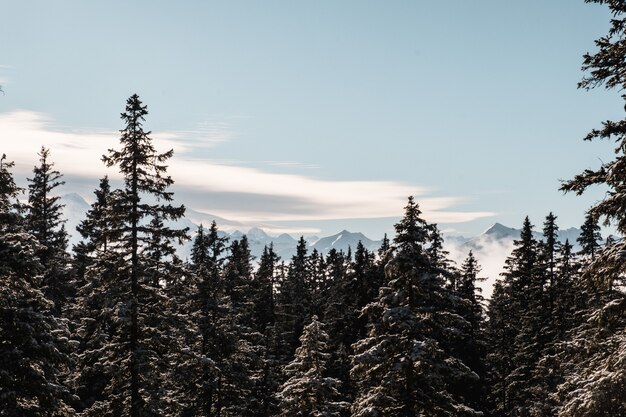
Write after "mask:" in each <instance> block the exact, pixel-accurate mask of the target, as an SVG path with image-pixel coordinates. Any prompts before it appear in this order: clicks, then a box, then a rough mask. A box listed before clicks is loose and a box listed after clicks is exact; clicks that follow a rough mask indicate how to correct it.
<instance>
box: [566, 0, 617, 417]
mask: <svg viewBox="0 0 626 417" xmlns="http://www.w3.org/2000/svg"><path fill="white" fill-rule="evenodd" d="M587 2H589V3H597V4H601V5H606V6H608V8H609V11H610V12H611V14H612V19H611V21H610V28H609V31H608V34H607V35H606V36H603V37H601V38H599V39H597V40H596V42H595V44H596V47H597V50H596V51H595V52H594V53H587V54H585V55H584V60H583V70H584V71H586V72H587V75H586V76H585V77H584V78H583V79H582V81H581V82H580V83H579V87H580V88H585V89H591V88H595V87H600V86H604V87H605V88H606V89H609V90H610V89H614V88H617V89H618V90H619V91H622V90H624V88H625V87H626V78H625V76H624V74H625V73H624V60H625V59H626V46H625V45H626V44H625V39H626V15H625V13H626V4H624V2H622V1H613V0H612V1H609V0H588V1H587ZM622 97H623V98H624V99H626V95H624V94H622ZM596 139H610V140H613V141H615V144H616V145H615V158H614V159H613V160H612V161H609V162H606V163H603V164H602V165H601V166H600V168H598V169H595V170H592V169H586V170H585V171H583V172H582V173H581V174H578V175H576V176H575V177H574V178H573V179H572V180H570V181H567V182H565V183H563V185H562V187H561V189H562V190H564V191H566V192H574V193H576V194H582V193H584V192H585V191H586V190H587V189H588V188H589V187H591V186H593V185H600V186H603V187H606V188H607V191H606V193H605V194H604V198H603V199H602V200H600V201H598V202H597V203H596V204H594V205H593V206H592V207H591V208H590V209H589V211H588V219H586V221H585V225H586V227H585V229H586V230H585V244H584V250H585V252H586V254H587V255H591V256H592V258H593V260H592V262H591V263H590V264H589V265H588V266H587V267H586V269H585V271H584V275H583V279H584V281H585V282H586V285H585V286H586V291H587V294H589V295H592V294H593V297H592V299H591V302H590V304H589V307H588V310H587V312H586V316H587V317H586V320H584V322H583V323H582V324H581V325H580V326H579V327H578V328H576V330H575V331H574V332H572V334H571V338H570V340H569V341H568V342H567V343H565V344H564V345H563V349H562V351H563V355H562V356H561V358H562V362H563V367H564V372H563V373H564V376H565V378H564V382H563V383H562V384H561V385H560V386H559V389H558V396H557V398H558V400H559V405H558V406H557V408H556V410H557V412H558V415H559V416H573V417H578V416H587V417H595V416H605V415H623V414H625V413H626V406H625V403H624V396H623V392H624V383H625V381H626V372H624V369H626V367H625V366H624V356H625V352H626V343H624V340H625V336H624V335H625V334H626V333H625V331H624V329H625V327H626V326H625V323H626V322H625V320H624V317H625V315H624V314H625V312H626V302H624V299H625V297H624V280H623V277H624V273H625V272H626V269H625V265H626V264H625V263H624V261H623V259H624V254H625V253H626V242H624V240H621V239H620V240H617V241H614V242H611V243H609V242H608V240H609V239H607V244H606V247H605V248H603V249H602V250H601V251H600V252H599V253H596V252H595V251H594V248H595V245H594V241H595V240H596V238H597V235H596V234H595V233H596V232H597V229H596V228H595V227H594V226H593V224H594V223H595V222H596V221H597V220H598V219H603V220H604V224H605V225H612V226H614V227H615V228H616V229H617V231H618V233H619V234H620V235H621V236H624V234H625V233H626V215H624V213H626V193H625V192H624V190H625V189H626V188H625V187H626V119H621V120H618V121H611V120H607V121H605V122H604V123H602V127H601V128H599V129H593V130H592V131H591V132H589V134H587V136H586V137H585V140H596ZM594 255H595V256H594ZM599 393H601V395H600V394H599Z"/></svg>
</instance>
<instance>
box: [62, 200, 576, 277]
mask: <svg viewBox="0 0 626 417" xmlns="http://www.w3.org/2000/svg"><path fill="white" fill-rule="evenodd" d="M61 202H62V203H63V204H65V207H64V216H65V218H66V219H67V224H66V229H67V231H68V233H69V235H70V239H69V241H70V248H71V247H72V245H73V244H76V243H78V241H79V240H80V236H79V234H78V232H76V226H78V224H79V223H80V222H81V221H82V220H83V219H84V218H85V215H86V213H87V211H88V210H89V208H90V205H89V203H87V202H86V201H85V199H84V198H83V197H81V196H80V195H78V194H75V193H71V194H66V195H63V196H61ZM212 221H215V222H216V223H217V225H218V227H224V226H227V227H229V228H235V227H240V226H242V224H241V223H238V222H235V221H231V220H228V219H224V218H222V217H219V216H215V215H212V214H209V213H203V212H200V211H196V210H193V209H187V211H186V216H185V218H184V219H180V220H178V221H176V222H170V224H169V226H174V227H188V228H189V233H190V235H191V236H193V235H194V234H195V232H196V230H197V228H198V225H199V224H203V225H204V227H205V228H206V227H209V225H210V224H211V222H212ZM520 233H521V230H520V229H515V228H512V227H508V226H505V225H503V224H501V223H495V224H494V225H493V226H491V227H489V228H488V229H487V230H485V231H484V232H483V233H481V234H480V235H478V236H474V237H469V238H468V237H463V236H454V235H450V236H448V235H445V236H444V242H445V248H446V250H448V251H449V252H450V253H451V258H452V259H453V260H454V261H456V262H457V264H460V262H461V261H462V259H463V258H464V257H465V256H466V255H467V253H468V252H469V251H470V250H472V251H473V252H474V253H475V255H477V258H478V259H479V261H481V262H485V263H486V262H487V261H488V259H487V258H488V257H489V261H491V260H492V258H493V261H494V262H497V263H499V264H500V265H503V264H504V259H505V258H506V256H508V254H510V251H511V250H512V248H513V241H514V240H516V239H519V237H520ZM533 233H534V236H535V238H536V239H538V240H541V239H542V234H541V233H540V232H536V231H535V232H533ZM558 233H559V240H560V241H561V242H565V240H566V239H569V242H570V243H571V244H573V245H574V247H577V242H576V239H577V238H578V236H579V235H580V229H577V228H569V229H564V230H559V232H558ZM220 234H221V235H222V236H225V237H228V238H229V239H240V238H241V237H242V236H243V235H244V234H245V235H246V236H247V237H248V242H249V244H250V251H251V254H252V256H254V257H255V258H256V259H259V258H260V256H261V254H262V253H263V248H264V247H265V246H266V245H267V246H268V245H270V244H273V246H274V251H275V252H276V253H277V254H278V255H279V256H280V257H281V259H283V260H285V261H289V259H291V257H292V256H293V255H294V254H295V252H296V245H297V243H298V240H297V239H296V237H294V236H291V235H289V234H287V233H283V234H280V235H278V236H271V235H269V234H268V233H267V232H265V230H263V228H262V227H253V228H251V229H249V230H248V231H247V232H246V233H244V232H242V231H240V230H235V231H233V232H231V233H227V232H225V231H221V233H220ZM359 241H361V242H362V243H363V246H365V248H366V249H368V250H370V251H377V250H378V248H380V245H381V241H380V240H372V239H370V238H368V237H367V236H365V235H364V234H363V233H360V232H350V231H348V230H342V231H341V232H339V233H336V234H334V235H331V236H325V237H321V238H317V237H309V241H307V244H308V248H309V251H312V250H313V249H316V250H317V251H318V252H320V253H323V254H327V253H328V252H329V251H330V250H331V249H335V250H337V251H343V252H344V253H347V252H348V250H351V251H352V252H354V251H355V249H356V246H357V244H358V242H359ZM191 245H192V242H191V241H190V242H187V243H186V244H185V245H184V246H182V247H181V248H179V255H180V256H181V257H182V258H183V259H186V258H188V256H189V254H190V252H191Z"/></svg>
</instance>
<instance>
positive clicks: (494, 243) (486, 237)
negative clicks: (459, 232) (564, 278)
mask: <svg viewBox="0 0 626 417" xmlns="http://www.w3.org/2000/svg"><path fill="white" fill-rule="evenodd" d="M520 233H521V229H515V228H512V227H507V226H505V225H503V224H500V223H495V224H494V225H493V226H491V227H489V228H488V229H487V230H485V231H484V232H483V233H481V234H480V235H478V236H475V237H471V238H466V237H462V236H444V248H445V249H446V250H447V251H448V252H449V253H450V258H451V259H452V260H453V261H455V262H456V263H457V265H461V264H462V262H463V260H464V259H465V258H466V257H467V255H468V253H469V251H470V250H471V251H472V253H473V254H474V256H475V257H476V259H477V260H478V262H479V264H480V265H481V266H482V276H483V277H486V278H488V281H487V282H486V283H485V284H484V285H483V295H484V296H485V297H489V296H491V287H492V285H493V283H494V282H495V280H496V279H497V278H498V277H499V276H500V274H501V273H502V272H503V267H504V262H505V260H506V258H507V257H508V256H509V255H510V254H511V251H512V250H513V246H514V241H515V240H517V239H519V238H520ZM533 235H534V237H535V239H537V240H543V235H542V233H540V232H537V231H534V232H533ZM578 236H580V229H576V228H574V227H572V228H569V229H565V230H559V232H558V239H559V241H560V242H561V243H564V242H565V241H566V240H568V241H569V243H570V244H572V245H573V246H574V250H578V249H580V247H579V246H578V242H576V239H577V238H578Z"/></svg>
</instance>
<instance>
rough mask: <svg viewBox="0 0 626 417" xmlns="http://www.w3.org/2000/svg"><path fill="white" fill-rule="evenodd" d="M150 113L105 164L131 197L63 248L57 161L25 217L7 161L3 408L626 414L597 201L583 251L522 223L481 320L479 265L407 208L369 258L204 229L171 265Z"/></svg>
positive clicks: (616, 246) (116, 202) (1, 209)
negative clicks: (254, 246)
mask: <svg viewBox="0 0 626 417" xmlns="http://www.w3.org/2000/svg"><path fill="white" fill-rule="evenodd" d="M146 115H147V110H146V107H145V106H144V105H143V104H142V103H141V102H140V100H139V98H138V97H137V96H136V95H134V96H132V97H130V98H129V99H128V101H127V104H126V111H125V112H124V113H123V114H122V118H123V120H124V122H125V128H124V129H123V130H122V133H121V140H120V145H121V146H120V149H119V150H109V152H108V154H107V155H105V156H104V157H103V161H104V163H105V164H106V165H108V166H115V167H118V168H119V170H120V172H121V174H122V176H123V187H122V188H120V189H112V188H111V186H110V184H109V181H108V179H107V178H106V177H104V178H103V179H102V180H101V181H100V184H99V186H98V188H97V189H96V190H95V192H94V193H95V199H94V200H95V201H94V203H93V204H92V205H91V208H90V210H89V211H88V213H87V214H86V219H85V220H84V221H83V222H82V223H81V224H80V226H79V227H78V232H79V233H80V235H81V236H82V241H81V242H80V243H79V244H77V245H76V246H74V247H73V248H71V249H72V250H71V251H70V250H69V248H68V247H67V245H68V243H67V241H68V240H67V232H66V230H65V228H64V222H65V221H64V219H63V218H62V208H63V205H62V201H61V200H60V199H59V197H58V194H59V193H58V192H57V191H58V190H57V188H58V187H60V186H62V185H63V184H64V182H63V180H62V174H61V173H60V172H58V171H57V170H55V169H54V164H53V163H52V162H51V160H50V152H49V150H48V149H45V148H42V150H41V152H40V153H39V164H38V165H37V166H35V167H34V169H33V175H32V178H29V179H28V190H27V195H28V202H27V203H25V204H23V203H21V202H20V200H19V198H18V197H19V196H20V194H21V192H22V191H23V190H20V189H19V188H18V187H17V186H16V185H15V182H14V179H13V177H12V174H11V168H12V166H13V164H12V163H10V162H7V160H6V158H5V157H3V158H2V160H1V162H0V230H1V233H0V254H1V256H0V273H1V275H0V279H1V281H0V284H1V285H0V291H2V298H1V302H2V304H1V307H0V331H1V332H2V333H1V338H0V361H1V362H0V364H1V367H0V415H3V416H5V415H6V416H74V415H80V416H133V417H135V416H224V417H226V416H251V417H252V416H255V417H256V416H258V417H261V416H267V417H269V416H360V417H366V416H419V415H427V416H553V415H560V416H576V415H580V416H591V415H598V416H600V415H622V414H621V413H622V412H623V411H624V408H625V404H624V402H625V400H624V399H623V386H624V385H623V381H624V379H623V378H624V377H625V376H626V373H625V372H624V369H625V368H624V367H623V366H622V365H623V364H624V363H623V359H624V355H625V354H626V350H625V349H624V347H625V346H626V344H625V343H624V322H625V321H624V315H623V313H624V307H625V306H626V303H624V292H623V288H624V287H623V280H622V278H623V275H622V272H621V269H620V268H621V267H622V264H623V261H621V260H620V259H615V258H619V257H620V256H621V254H622V253H623V243H622V242H621V241H615V240H609V241H608V242H606V244H601V242H602V239H601V236H600V233H599V231H600V228H599V226H598V224H597V218H598V214H600V213H601V210H602V207H603V205H602V204H604V203H602V204H599V205H598V206H596V207H594V208H593V209H592V210H590V212H589V214H588V215H587V217H586V221H585V224H584V225H583V226H582V228H581V229H582V234H581V236H580V238H579V240H578V243H579V244H580V247H581V248H582V249H581V250H580V251H579V252H574V250H573V247H572V245H571V244H570V243H569V242H565V243H564V244H561V243H559V241H558V240H557V232H558V226H557V224H556V216H554V215H553V214H552V213H550V214H549V215H548V216H547V217H546V219H545V222H544V225H543V239H542V240H540V241H537V240H536V239H535V238H534V236H533V226H532V225H531V223H530V221H529V220H528V218H527V219H526V220H525V221H524V224H523V228H522V232H521V236H520V238H519V240H517V241H515V249H514V250H513V252H512V253H511V255H510V257H509V258H508V259H507V261H506V265H505V273H504V274H503V276H502V277H501V279H500V280H499V281H498V282H497V283H496V285H495V289H494V293H493V297H492V298H491V300H489V303H488V309H487V303H486V302H485V300H484V299H483V298H482V296H481V295H480V289H479V286H478V283H479V282H480V281H481V280H483V279H484V278H483V277H481V275H480V266H479V265H478V263H477V261H476V259H475V258H474V256H473V255H472V253H471V252H470V253H469V254H468V257H467V259H466V260H465V262H463V264H462V265H461V266H460V267H457V266H455V265H454V263H453V262H451V261H450V260H449V259H448V256H447V255H448V254H447V253H446V252H445V250H444V249H443V239H442V237H441V234H440V233H439V231H438V229H437V227H436V225H434V224H429V223H427V222H426V221H425V220H424V219H423V218H422V217H421V212H420V210H419V206H418V204H417V203H416V202H415V201H414V200H413V198H409V200H408V204H407V205H406V207H405V209H404V216H403V218H402V220H401V221H400V222H399V223H398V224H396V225H395V232H396V234H395V237H394V238H393V240H391V241H390V240H389V239H387V237H386V236H385V238H384V239H383V241H382V245H381V247H380V249H379V250H378V251H377V252H376V253H373V252H370V251H368V250H367V249H366V248H365V247H364V246H363V245H361V244H359V245H358V246H357V247H356V248H355V250H354V253H351V251H349V252H348V253H343V252H341V251H336V250H331V251H330V252H329V253H328V254H327V255H323V254H321V253H318V252H317V251H316V250H313V251H312V252H311V253H308V249H307V243H306V242H305V240H304V239H303V238H300V240H299V242H298V246H297V251H296V254H295V255H294V256H293V257H292V258H291V259H289V260H281V259H280V258H279V257H278V256H277V255H276V253H275V252H274V251H273V248H272V246H269V247H266V248H265V250H264V252H263V255H262V256H261V258H260V259H258V260H253V258H252V256H251V254H250V248H249V246H248V241H247V238H246V237H245V236H243V237H242V238H241V239H239V240H232V241H228V240H227V238H225V237H223V235H222V234H221V233H218V227H217V225H216V224H215V223H213V224H211V225H210V227H209V228H208V229H205V228H203V227H202V226H200V227H199V228H198V230H196V231H193V245H192V251H191V256H190V258H189V259H186V260H182V259H179V258H178V256H177V254H176V251H175V245H176V244H180V243H181V242H183V241H184V240H186V239H189V238H190V236H189V235H190V231H188V230H176V229H172V228H170V227H167V226H165V223H166V222H167V223H170V222H169V221H170V220H176V219H178V218H180V217H182V216H183V215H184V210H185V209H184V207H182V206H176V205H174V204H173V203H172V200H173V195H172V193H171V192H169V191H168V188H169V186H170V185H172V183H173V181H172V179H171V178H170V177H169V176H168V175H167V172H166V168H165V164H166V162H167V160H168V159H169V158H170V157H171V156H172V153H171V151H170V152H166V153H163V154H159V153H158V152H157V151H156V150H155V149H154V147H153V145H152V141H151V139H150V136H149V132H146V131H144V129H143V122H144V117H145V116H146ZM620 163H621V164H623V163H624V162H621V161H620ZM616 167H617V166H616ZM584 175H592V174H590V173H585V174H584ZM580 184H581V178H577V179H575V180H574V181H572V182H570V183H567V184H565V186H564V187H565V188H567V189H578V188H577V187H579V186H580ZM605 215H606V214H605ZM618 215H619V216H621V212H620V214H618ZM619 219H621V217H619ZM285 261H287V262H285ZM603 413H604V414H603Z"/></svg>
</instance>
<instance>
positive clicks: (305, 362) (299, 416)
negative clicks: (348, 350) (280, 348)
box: [277, 316, 348, 417]
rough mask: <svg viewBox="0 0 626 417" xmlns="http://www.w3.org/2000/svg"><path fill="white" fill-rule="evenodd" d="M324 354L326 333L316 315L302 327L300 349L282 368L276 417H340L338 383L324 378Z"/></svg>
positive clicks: (326, 354)
mask: <svg viewBox="0 0 626 417" xmlns="http://www.w3.org/2000/svg"><path fill="white" fill-rule="evenodd" d="M329 358H330V353H329V352H328V334H327V333H326V331H325V330H324V324H323V323H322V322H320V321H319V320H318V318H317V316H313V317H312V319H311V323H309V324H308V325H306V326H305V327H304V331H303V332H302V336H300V347H298V349H296V354H295V357H294V359H293V361H291V362H290V363H289V364H288V365H286V366H285V368H284V373H285V376H286V377H287V381H286V382H285V383H284V384H282V385H281V386H280V388H279V391H278V394H277V397H278V400H279V409H280V416H284V417H340V416H341V415H342V411H343V410H345V409H346V408H347V407H348V404H347V403H345V402H341V401H338V400H337V398H339V392H338V387H339V385H340V384H341V381H339V380H338V379H335V378H330V377H327V376H326V375H325V373H326V364H327V362H328V359H329Z"/></svg>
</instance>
